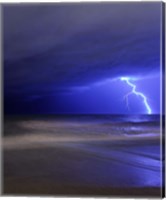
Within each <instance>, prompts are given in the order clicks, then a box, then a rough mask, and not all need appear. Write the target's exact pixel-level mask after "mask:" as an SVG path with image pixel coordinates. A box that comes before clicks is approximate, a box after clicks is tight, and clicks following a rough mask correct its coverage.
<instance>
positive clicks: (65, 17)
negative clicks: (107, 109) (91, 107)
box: [3, 2, 161, 95]
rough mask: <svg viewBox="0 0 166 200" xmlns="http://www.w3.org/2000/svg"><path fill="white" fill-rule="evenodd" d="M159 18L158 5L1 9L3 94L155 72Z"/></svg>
mask: <svg viewBox="0 0 166 200" xmlns="http://www.w3.org/2000/svg"><path fill="white" fill-rule="evenodd" d="M160 12H161V3H160V2H137V3H122V2H121V3H102V4H100V3H79V4H53V5H44V4H43V5H39V4H38V5H4V6H3V27H4V29H3V30H4V32H3V35H4V52H3V54H4V86H5V91H6V92H15V93H17V92H18V93H19V92H20V93H32V94H33V93H36V92H38V93H42V92H43V93H44V94H47V93H49V92H50V93H52V92H53V90H54V89H55V91H58V89H56V88H60V87H62V90H64V87H66V86H78V85H87V84H89V83H93V82H97V81H100V80H102V79H105V78H114V77H118V76H123V75H147V74H148V73H153V72H155V71H159V65H160V63H159V60H160V55H159V52H160V51H159V50H160V20H161V19H160V16H161V13H160ZM39 91H40V92H39ZM34 95H35V94H34Z"/></svg>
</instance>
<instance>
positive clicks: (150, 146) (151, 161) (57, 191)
mask: <svg viewBox="0 0 166 200" xmlns="http://www.w3.org/2000/svg"><path fill="white" fill-rule="evenodd" d="M3 130H4V134H3V141H2V144H3V160H4V179H3V180H4V193H5V194H29V195H31V194H43V195H49V194H53V195H107V196H108V195H115V196H117V195H128V196H132V195H135V196H160V195H161V189H162V186H163V185H162V175H163V174H162V159H163V158H162V156H161V153H162V152H161V137H162V133H161V130H160V116H159V115H132V116H131V115H130V116H129V115H43V116H42V115H36V116H5V118H4V127H3Z"/></svg>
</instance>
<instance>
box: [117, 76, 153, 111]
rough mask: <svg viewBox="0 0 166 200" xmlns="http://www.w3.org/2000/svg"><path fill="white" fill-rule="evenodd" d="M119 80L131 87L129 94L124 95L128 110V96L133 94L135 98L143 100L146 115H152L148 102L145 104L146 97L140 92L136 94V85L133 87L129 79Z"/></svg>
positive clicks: (122, 78)
mask: <svg viewBox="0 0 166 200" xmlns="http://www.w3.org/2000/svg"><path fill="white" fill-rule="evenodd" d="M120 80H121V81H126V83H127V84H128V85H129V86H131V87H132V91H131V92H129V93H127V94H126V95H125V99H126V103H127V107H128V108H129V102H128V96H129V95H131V94H135V95H137V96H140V97H141V98H142V99H143V103H144V105H145V107H146V110H147V112H148V114H152V110H151V108H150V106H149V104H148V102H147V98H146V96H145V95H144V94H142V93H141V92H137V91H136V85H134V84H133V83H131V82H130V78H128V77H121V78H120Z"/></svg>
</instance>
